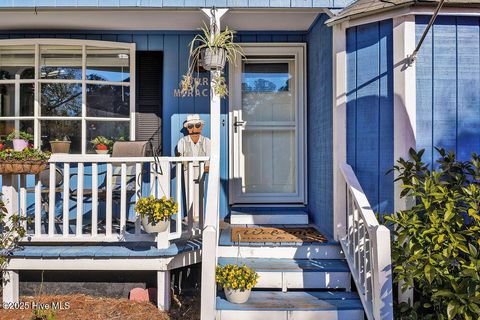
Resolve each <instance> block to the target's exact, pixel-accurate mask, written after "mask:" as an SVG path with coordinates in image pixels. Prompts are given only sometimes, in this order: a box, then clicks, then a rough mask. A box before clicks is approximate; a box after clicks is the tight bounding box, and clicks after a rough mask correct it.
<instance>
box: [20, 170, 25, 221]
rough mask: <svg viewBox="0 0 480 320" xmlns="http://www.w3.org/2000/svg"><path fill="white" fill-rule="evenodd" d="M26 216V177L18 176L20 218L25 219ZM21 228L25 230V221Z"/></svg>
mask: <svg viewBox="0 0 480 320" xmlns="http://www.w3.org/2000/svg"><path fill="white" fill-rule="evenodd" d="M26 216H27V177H26V176H25V175H21V176H20V217H22V218H26ZM22 226H23V227H24V228H25V230H26V229H27V221H26V220H25V221H23V222H22Z"/></svg>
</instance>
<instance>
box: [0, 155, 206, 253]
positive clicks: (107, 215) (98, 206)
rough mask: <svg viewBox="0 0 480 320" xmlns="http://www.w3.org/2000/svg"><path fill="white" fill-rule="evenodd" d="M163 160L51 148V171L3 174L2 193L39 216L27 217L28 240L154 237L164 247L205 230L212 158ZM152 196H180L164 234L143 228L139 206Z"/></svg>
mask: <svg viewBox="0 0 480 320" xmlns="http://www.w3.org/2000/svg"><path fill="white" fill-rule="evenodd" d="M157 160H158V161H157V162H156V161H155V159H154V158H153V157H143V158H112V157H107V156H95V155H92V156H80V155H53V156H52V158H51V159H50V161H49V166H48V167H47V169H49V173H48V174H47V175H46V176H45V175H44V176H43V177H42V176H41V175H36V176H35V177H33V176H32V177H27V176H25V175H22V176H18V175H3V177H2V178H3V181H2V185H3V186H2V192H3V194H4V200H5V202H6V205H7V209H8V210H9V212H10V213H13V214H15V213H19V214H20V215H22V216H26V215H27V212H28V215H29V217H30V218H33V219H32V220H33V221H32V223H31V224H29V225H28V226H27V224H26V222H25V227H28V228H27V230H28V232H27V236H26V238H25V239H24V241H37V242H60V243H61V242H68V243H71V242H117V241H153V240H155V241H157V243H158V247H159V248H167V247H168V246H169V245H170V241H171V240H174V239H178V238H181V237H190V236H192V235H196V234H200V233H201V230H202V228H203V220H204V219H203V211H204V190H205V187H204V184H205V175H204V173H205V170H204V169H205V163H206V161H208V157H195V158H194V157H160V158H158V159H157ZM33 179H34V181H31V180H33ZM28 180H30V181H29V182H28ZM32 185H34V186H33V187H32ZM31 194H33V197H32V196H31ZM29 195H30V196H29ZM148 195H154V196H156V197H158V198H161V197H163V196H166V197H167V198H168V197H170V196H174V198H175V200H176V201H177V202H178V204H179V208H178V209H179V210H178V213H177V214H176V215H174V216H173V217H172V220H173V221H175V223H173V224H171V225H173V226H174V228H172V229H173V230H170V228H169V230H168V232H164V233H161V234H159V235H158V236H156V235H150V234H146V233H144V232H143V231H142V229H141V223H140V219H139V218H138V217H137V216H136V214H135V213H134V211H133V206H134V204H135V202H136V201H137V199H138V198H139V197H141V196H148ZM32 198H33V201H32ZM32 207H33V208H32ZM32 211H33V213H32ZM129 217H130V219H129Z"/></svg>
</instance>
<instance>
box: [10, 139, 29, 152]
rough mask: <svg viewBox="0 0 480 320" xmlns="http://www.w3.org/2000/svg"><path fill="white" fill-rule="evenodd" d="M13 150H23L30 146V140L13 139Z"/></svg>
mask: <svg viewBox="0 0 480 320" xmlns="http://www.w3.org/2000/svg"><path fill="white" fill-rule="evenodd" d="M12 143H13V150H14V151H22V150H23V149H25V148H27V147H28V141H27V140H23V139H13V140H12Z"/></svg>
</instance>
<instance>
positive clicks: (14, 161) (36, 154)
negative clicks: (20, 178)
mask: <svg viewBox="0 0 480 320" xmlns="http://www.w3.org/2000/svg"><path fill="white" fill-rule="evenodd" d="M49 158H50V153H49V152H42V151H40V150H38V149H33V148H25V149H23V150H22V151H14V150H12V149H10V148H8V149H5V150H2V151H0V160H1V161H0V174H38V173H40V172H42V171H43V170H44V169H45V167H46V166H47V162H48V159H49Z"/></svg>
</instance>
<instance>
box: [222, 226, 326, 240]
mask: <svg viewBox="0 0 480 320" xmlns="http://www.w3.org/2000/svg"><path fill="white" fill-rule="evenodd" d="M231 240H232V242H234V243H235V242H239V240H240V242H327V238H325V237H324V236H323V235H322V234H320V233H319V232H318V231H317V230H316V229H314V228H272V227H265V228H262V227H252V228H246V227H232V231H231Z"/></svg>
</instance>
